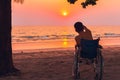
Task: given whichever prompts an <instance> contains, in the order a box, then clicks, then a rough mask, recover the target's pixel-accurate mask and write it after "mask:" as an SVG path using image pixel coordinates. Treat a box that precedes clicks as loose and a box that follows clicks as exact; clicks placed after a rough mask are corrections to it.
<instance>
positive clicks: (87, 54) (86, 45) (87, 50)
mask: <svg viewBox="0 0 120 80" xmlns="http://www.w3.org/2000/svg"><path fill="white" fill-rule="evenodd" d="M99 41H100V38H98V39H95V40H85V39H81V47H79V46H78V47H77V50H76V52H75V53H74V65H73V75H74V80H89V79H82V78H81V77H82V75H81V74H82V71H81V69H82V68H81V65H82V61H86V62H85V64H86V65H89V64H90V65H92V68H93V72H94V75H92V74H90V73H88V74H89V75H92V76H94V78H93V79H92V80H102V77H103V66H104V63H103V56H102V50H101V49H102V46H101V45H99ZM87 61H89V64H87Z"/></svg>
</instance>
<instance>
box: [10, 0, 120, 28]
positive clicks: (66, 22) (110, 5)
mask: <svg viewBox="0 0 120 80" xmlns="http://www.w3.org/2000/svg"><path fill="white" fill-rule="evenodd" d="M82 1H84V0H82ZM80 2H81V0H79V1H77V2H76V3H75V4H74V5H72V4H69V3H68V2H67V0H25V1H24V4H22V5H21V4H17V3H13V5H12V11H13V13H12V16H13V25H32V26H33V25H42V26H72V25H73V24H74V22H76V21H82V22H84V23H85V24H86V25H98V26H99V25H120V22H119V21H120V16H119V14H120V0H99V1H97V5H96V6H93V7H91V6H88V7H87V8H86V9H83V8H82V7H81V5H80ZM63 14H67V15H63Z"/></svg>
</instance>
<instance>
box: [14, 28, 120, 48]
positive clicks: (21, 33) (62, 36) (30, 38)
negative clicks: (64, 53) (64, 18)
mask: <svg viewBox="0 0 120 80" xmlns="http://www.w3.org/2000/svg"><path fill="white" fill-rule="evenodd" d="M88 28H89V29H90V30H91V32H92V35H93V38H94V39H97V38H98V37H100V44H101V45H102V46H120V26H88ZM76 35H77V33H76V32H75V30H74V27H73V26H13V27H12V49H13V50H34V49H51V48H52V49H53V48H54V49H56V48H74V45H75V40H74V37H75V36H76Z"/></svg>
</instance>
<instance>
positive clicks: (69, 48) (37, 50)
mask: <svg viewBox="0 0 120 80" xmlns="http://www.w3.org/2000/svg"><path fill="white" fill-rule="evenodd" d="M109 47H111V48H115V47H117V48H120V45H104V46H103V49H104V48H109ZM61 50H62V51H64V50H75V49H74V47H67V48H63V47H61V48H43V49H20V50H13V54H15V53H24V52H25V53H31V52H41V51H43V52H45V51H61Z"/></svg>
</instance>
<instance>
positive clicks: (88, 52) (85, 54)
mask: <svg viewBox="0 0 120 80" xmlns="http://www.w3.org/2000/svg"><path fill="white" fill-rule="evenodd" d="M80 47H81V51H80V57H81V58H88V59H93V58H96V56H97V49H98V48H99V39H95V40H86V39H81V46H80Z"/></svg>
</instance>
